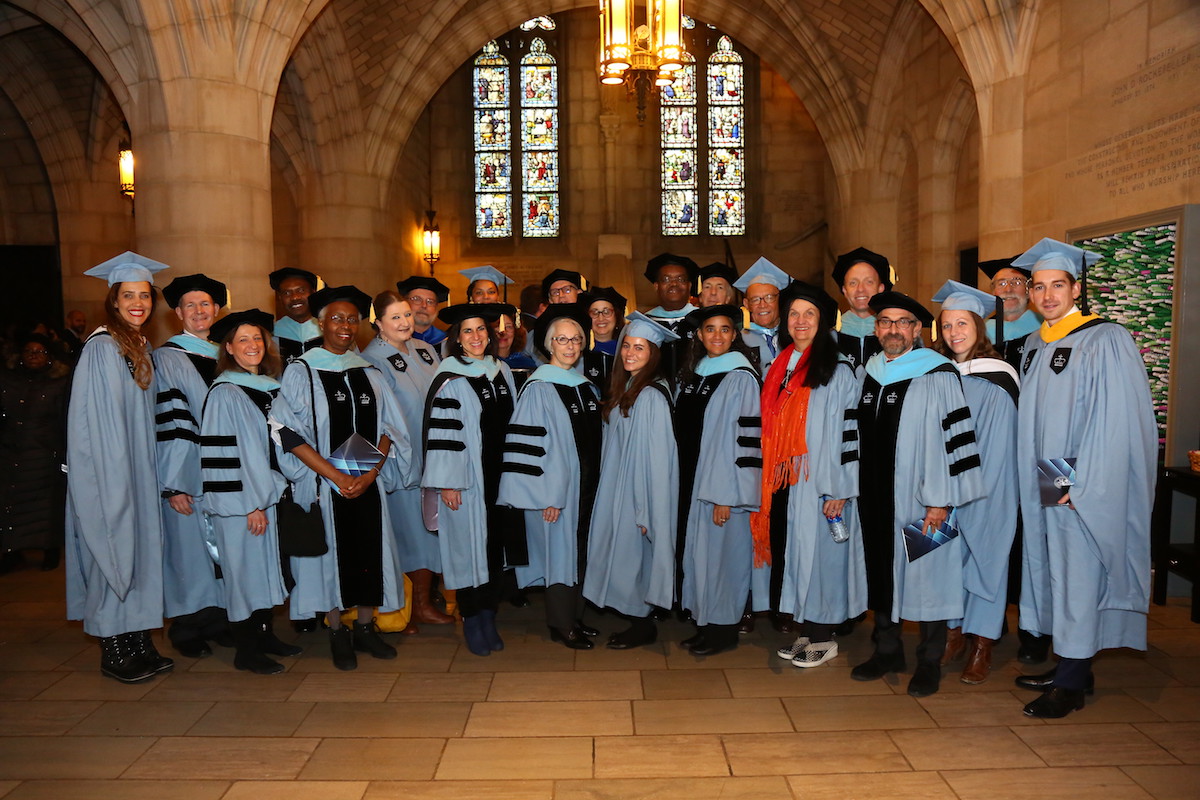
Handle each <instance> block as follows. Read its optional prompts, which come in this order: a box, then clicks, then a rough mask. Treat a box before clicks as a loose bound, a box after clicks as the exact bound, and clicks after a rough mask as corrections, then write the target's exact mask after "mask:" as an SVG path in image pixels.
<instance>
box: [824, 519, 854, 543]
mask: <svg viewBox="0 0 1200 800" xmlns="http://www.w3.org/2000/svg"><path fill="white" fill-rule="evenodd" d="M825 519H827V520H829V535H830V536H832V537H833V540H834V541H835V542H837V543H838V544H841V543H842V542H844V541H846V540H847V539H849V538H850V530H849V529H848V528H847V527H846V522H845V521H844V520H843V519H842V515H841V514H838V515H837V516H836V517H826V518H825Z"/></svg>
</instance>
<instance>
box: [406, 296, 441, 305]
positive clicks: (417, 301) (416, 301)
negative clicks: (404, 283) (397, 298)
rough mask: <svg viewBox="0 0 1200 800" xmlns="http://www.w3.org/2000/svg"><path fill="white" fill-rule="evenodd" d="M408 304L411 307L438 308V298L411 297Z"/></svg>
mask: <svg viewBox="0 0 1200 800" xmlns="http://www.w3.org/2000/svg"><path fill="white" fill-rule="evenodd" d="M408 304H409V305H410V306H436V305H437V304H438V301H437V298H436V297H409V298H408Z"/></svg>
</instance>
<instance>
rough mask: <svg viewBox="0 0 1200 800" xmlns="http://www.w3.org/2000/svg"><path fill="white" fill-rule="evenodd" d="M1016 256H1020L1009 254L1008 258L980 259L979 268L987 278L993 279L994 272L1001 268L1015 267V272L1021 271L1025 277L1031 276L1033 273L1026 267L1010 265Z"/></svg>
mask: <svg viewBox="0 0 1200 800" xmlns="http://www.w3.org/2000/svg"><path fill="white" fill-rule="evenodd" d="M1018 258H1020V256H1019V255H1017V256H1011V257H1009V258H995V259H992V260H991V261H980V262H979V268H980V269H981V270H983V274H984V275H987V276H988V277H989V278H992V279H995V277H996V273H997V272H999V271H1000V270H1002V269H1015V270H1016V271H1017V272H1019V273H1021V274H1022V275H1024V276H1025V277H1026V278H1032V277H1033V273H1032V272H1030V271H1029V270H1028V269H1027V268H1025V267H1014V266H1013V265H1012V262H1014V261H1016V260H1017V259H1018Z"/></svg>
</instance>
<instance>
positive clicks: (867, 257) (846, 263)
mask: <svg viewBox="0 0 1200 800" xmlns="http://www.w3.org/2000/svg"><path fill="white" fill-rule="evenodd" d="M855 264H867V265H868V266H871V267H873V268H874V269H875V272H876V273H878V275H879V281H880V283H882V284H883V288H884V290H885V291H890V290H891V288H892V286H893V283H892V265H891V264H889V263H888V260H887V256H881V255H880V254H879V253H875V252H873V251H871V250H868V249H867V248H865V247H856V248H854V249H853V250H851V251H850V252H849V253H842V254H841V255H840V256H838V257H837V263H835V264H834V265H833V282H834V283H836V284H837V285H838V286H843V285H844V284H845V282H846V273H847V272H849V271H850V268H851V267H853V266H854V265H855Z"/></svg>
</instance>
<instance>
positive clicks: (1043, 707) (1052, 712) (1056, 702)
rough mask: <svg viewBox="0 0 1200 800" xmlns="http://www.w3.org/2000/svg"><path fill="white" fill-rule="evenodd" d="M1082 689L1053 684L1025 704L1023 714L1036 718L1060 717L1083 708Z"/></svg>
mask: <svg viewBox="0 0 1200 800" xmlns="http://www.w3.org/2000/svg"><path fill="white" fill-rule="evenodd" d="M1083 698H1084V691H1083V690H1081V689H1064V688H1063V687H1061V686H1055V687H1054V688H1052V689H1051V690H1050V691H1048V692H1046V693H1045V694H1043V695H1042V696H1041V697H1039V698H1038V699H1036V700H1034V701H1033V702H1032V703H1029V704H1028V705H1027V706H1025V716H1027V717H1037V718H1038V719H1062V718H1063V717H1065V716H1066V715H1067V714H1070V713H1071V712H1072V711H1078V710H1080V709H1081V708H1083Z"/></svg>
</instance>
